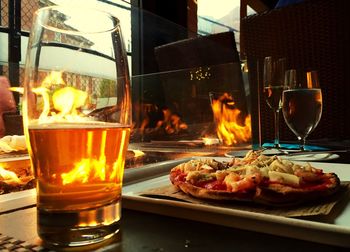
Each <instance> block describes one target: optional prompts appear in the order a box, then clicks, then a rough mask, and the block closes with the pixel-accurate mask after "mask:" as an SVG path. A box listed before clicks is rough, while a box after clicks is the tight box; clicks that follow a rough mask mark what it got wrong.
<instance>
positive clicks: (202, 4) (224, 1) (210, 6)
mask: <svg viewBox="0 0 350 252" xmlns="http://www.w3.org/2000/svg"><path fill="white" fill-rule="evenodd" d="M240 3H241V1H240V0H197V4H198V14H199V15H201V16H211V17H213V18H215V19H220V18H221V17H223V16H225V15H226V14H227V13H229V12H230V11H231V10H232V9H234V8H236V7H237V6H240Z"/></svg>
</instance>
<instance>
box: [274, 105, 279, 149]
mask: <svg viewBox="0 0 350 252" xmlns="http://www.w3.org/2000/svg"><path fill="white" fill-rule="evenodd" d="M279 112H280V111H279V110H277V111H275V112H274V114H275V142H274V147H275V148H279V147H280V131H279V129H280V128H279Z"/></svg>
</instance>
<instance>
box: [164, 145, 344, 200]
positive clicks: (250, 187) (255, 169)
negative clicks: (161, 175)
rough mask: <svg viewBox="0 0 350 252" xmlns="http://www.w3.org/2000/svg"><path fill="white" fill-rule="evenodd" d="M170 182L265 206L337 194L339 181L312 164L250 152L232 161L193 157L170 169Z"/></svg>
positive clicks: (195, 192) (198, 193)
mask: <svg viewBox="0 0 350 252" xmlns="http://www.w3.org/2000/svg"><path fill="white" fill-rule="evenodd" d="M170 181H171V182H172V184H173V185H174V186H176V187H177V188H178V189H179V190H181V191H183V192H184V193H186V194H188V195H191V196H193V197H196V198H201V199H210V200H219V201H220V200H221V201H231V200H235V201H248V202H257V203H260V204H264V205H271V206H276V205H277V206H278V205H281V206H283V205H286V206H288V205H296V204H300V203H302V202H305V201H311V200H315V199H320V198H322V197H327V196H330V195H332V194H334V193H336V192H337V191H338V190H339V188H340V180H339V178H338V176H337V175H336V174H335V173H324V172H323V171H322V170H321V169H318V168H315V167H313V166H311V165H310V164H308V163H306V164H303V165H301V164H297V163H294V162H292V161H289V160H284V159H281V158H280V157H278V156H265V155H262V154H261V153H260V152H256V151H250V152H248V153H247V155H246V156H245V157H244V158H233V159H232V160H231V161H229V162H220V161H217V160H215V159H194V160H191V161H188V162H186V163H182V164H180V165H178V166H176V167H174V168H173V169H171V171H170Z"/></svg>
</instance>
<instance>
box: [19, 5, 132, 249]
mask: <svg viewBox="0 0 350 252" xmlns="http://www.w3.org/2000/svg"><path fill="white" fill-rule="evenodd" d="M130 105H131V104H130V78H129V70H128V64H127V57H126V51H125V47H124V42H123V38H122V34H121V28H120V24H119V20H118V19H117V18H116V17H114V16H112V15H110V14H108V13H106V12H103V11H98V10H93V9H85V8H82V7H81V8H75V9H72V8H68V7H62V6H61V7H59V6H53V7H46V8H42V9H39V10H38V11H37V12H36V13H35V15H34V21H33V26H32V30H31V33H30V38H29V44H28V49H27V57H26V62H25V77H24V96H23V115H24V126H25V135H26V140H27V144H28V149H29V154H30V157H31V163H32V166H33V169H34V172H35V176H36V180H37V186H36V188H37V216H38V222H37V225H38V234H39V236H40V237H41V239H42V240H43V241H44V242H45V243H46V244H49V245H54V246H64V247H67V246H68V247H69V246H81V245H88V244H95V243H97V242H101V241H104V240H106V239H107V238H109V237H112V236H114V234H116V233H118V231H119V221H120V218H121V190H122V179H123V170H124V161H125V155H126V151H127V146H128V142H129V135H130V124H131V106H130Z"/></svg>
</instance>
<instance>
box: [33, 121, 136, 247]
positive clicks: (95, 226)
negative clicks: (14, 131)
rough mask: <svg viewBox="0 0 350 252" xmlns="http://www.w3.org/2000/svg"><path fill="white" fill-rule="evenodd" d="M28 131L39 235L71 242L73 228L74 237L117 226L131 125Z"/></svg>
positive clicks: (63, 126) (57, 126)
mask: <svg viewBox="0 0 350 252" xmlns="http://www.w3.org/2000/svg"><path fill="white" fill-rule="evenodd" d="M116 125H117V126H116ZM28 130H29V137H30V144H31V151H30V152H31V156H32V162H33V167H34V171H35V174H36V178H37V208H38V230H39V235H40V237H41V238H44V239H45V240H46V241H50V240H55V239H56V238H55V237H51V236H52V235H55V236H56V237H57V235H62V237H63V239H65V241H66V242H67V244H71V240H74V239H75V238H72V237H73V236H74V235H75V234H74V230H79V231H77V232H79V234H78V236H84V235H85V236H86V235H94V236H95V237H96V236H98V235H96V234H101V237H103V236H104V234H106V233H110V232H111V229H116V228H117V226H118V221H119V219H120V211H121V210H120V200H121V188H122V179H123V172H124V163H125V155H126V150H127V146H128V142H129V136H130V128H129V127H125V126H123V125H118V124H109V123H95V124H94V123H91V124H90V123H89V124H87V123H86V124H85V123H81V124H78V123H65V124H51V125H50V124H46V125H45V126H44V127H42V126H29V128H28ZM84 230H85V231H84ZM84 232H86V233H85V234H84ZM82 234H83V235H82ZM97 238H98V237H97ZM101 239H102V238H101Z"/></svg>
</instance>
